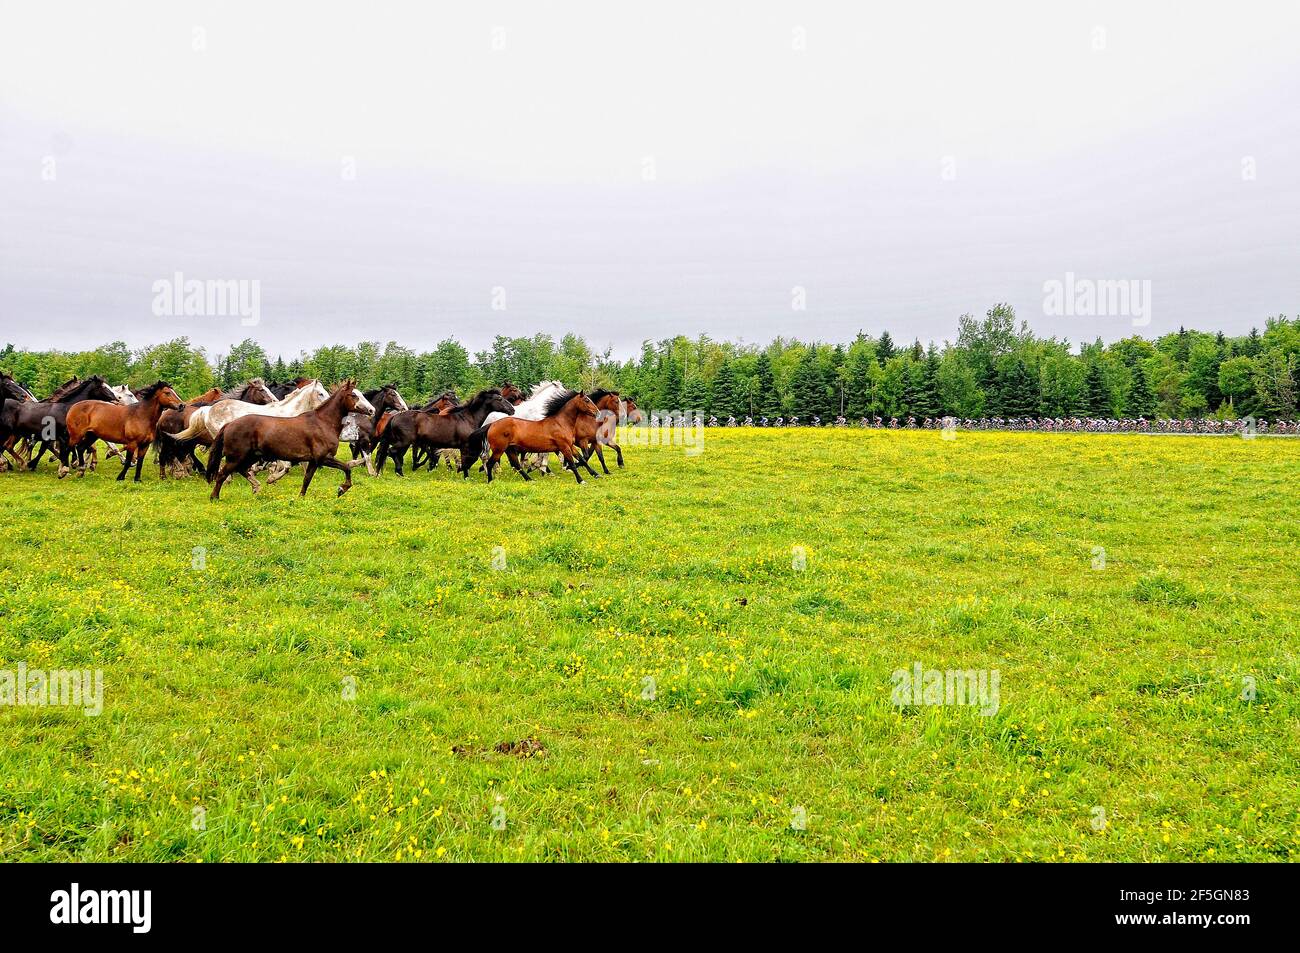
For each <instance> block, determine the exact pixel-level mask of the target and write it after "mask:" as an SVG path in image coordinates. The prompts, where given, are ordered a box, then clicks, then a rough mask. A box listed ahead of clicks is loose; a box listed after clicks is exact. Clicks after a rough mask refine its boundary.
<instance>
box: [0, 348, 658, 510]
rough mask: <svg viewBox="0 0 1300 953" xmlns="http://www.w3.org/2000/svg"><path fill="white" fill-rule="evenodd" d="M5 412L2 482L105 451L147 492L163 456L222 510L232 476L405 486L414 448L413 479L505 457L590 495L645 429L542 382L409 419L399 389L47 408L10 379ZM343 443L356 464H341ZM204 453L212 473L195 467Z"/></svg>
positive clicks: (6, 378)
mask: <svg viewBox="0 0 1300 953" xmlns="http://www.w3.org/2000/svg"><path fill="white" fill-rule="evenodd" d="M0 400H2V401H3V403H0V470H2V469H9V468H10V461H12V463H13V465H14V467H15V468H23V467H25V468H26V469H28V470H35V469H36V468H37V466H38V465H39V463H40V461H41V458H42V457H43V456H44V455H45V454H46V453H47V452H48V453H50V454H52V456H53V457H54V458H56V459H57V460H58V475H59V478H60V479H62V478H63V477H65V476H67V475H68V474H69V473H71V472H73V471H74V470H75V471H76V472H77V474H78V476H84V475H85V474H86V472H87V471H90V470H94V469H95V467H96V465H97V463H98V456H97V453H96V446H97V443H98V442H103V443H105V444H106V445H109V446H110V448H111V449H110V450H109V455H110V456H120V457H121V459H122V469H121V471H120V472H119V473H118V475H117V479H118V480H125V479H126V475H127V473H128V472H129V471H130V470H131V468H132V467H134V468H135V475H134V480H135V482H139V481H140V473H141V468H142V466H143V463H144V459H145V456H146V455H147V453H148V451H149V449H150V447H154V448H155V452H156V455H157V461H158V466H159V476H160V478H166V476H167V475H168V474H169V473H171V474H173V475H184V474H193V473H197V474H202V475H203V476H205V477H206V478H207V481H208V482H209V483H211V484H212V493H211V497H212V499H214V500H216V499H220V496H221V488H222V486H223V485H224V484H225V483H226V481H227V480H229V479H230V477H232V476H234V475H235V474H239V475H240V476H243V477H244V478H245V479H246V480H247V481H248V483H249V485H250V487H252V490H253V492H254V493H256V492H258V491H259V490H260V489H261V483H260V482H259V481H258V480H257V478H256V476H255V475H254V474H255V473H257V472H258V471H262V470H264V471H266V475H267V481H268V482H272V483H273V482H275V481H276V480H278V479H280V478H281V477H283V476H284V474H285V473H287V472H288V471H289V469H290V468H291V467H292V466H294V465H297V464H301V465H302V466H303V468H304V473H303V481H302V491H301V495H304V496H305V495H306V493H307V488H308V487H309V486H310V485H311V481H312V477H313V476H315V474H316V471H317V470H318V469H320V468H321V467H329V468H333V469H336V470H341V471H342V472H343V475H344V479H343V483H342V485H340V486H339V489H338V495H339V496H342V495H343V494H344V493H346V492H347V491H348V490H349V489H351V487H352V470H353V468H354V467H356V466H359V465H362V464H364V465H365V467H366V469H367V471H368V472H369V473H370V474H371V475H372V476H379V475H380V474H381V473H382V472H383V470H384V467H385V465H386V464H387V462H388V461H389V460H390V459H391V460H392V461H393V469H394V471H395V472H396V473H397V475H398V476H404V475H405V467H404V463H405V458H406V453H407V451H408V450H409V451H410V452H411V467H412V469H413V470H418V469H419V468H420V467H422V466H427V467H428V468H429V469H430V470H433V469H435V468H436V467H437V466H438V464H439V462H440V461H444V462H445V463H446V465H447V466H448V467H449V468H452V469H456V470H459V472H460V474H461V476H462V477H463V478H466V479H467V478H468V477H469V475H470V471H471V470H472V469H473V466H474V463H475V461H481V465H480V470H481V471H483V472H484V473H485V474H486V476H487V480H488V482H489V483H490V482H492V479H493V477H494V476H495V474H496V471H497V469H498V467H499V465H500V460H501V457H502V456H503V455H504V456H505V457H506V458H507V460H509V462H510V465H511V466H512V467H513V468H514V469H515V471H516V472H518V473H519V474H520V476H522V477H523V478H524V479H525V480H529V479H531V477H530V476H529V473H528V471H529V469H540V470H542V471H543V472H550V470H549V467H548V465H547V460H548V458H549V456H550V455H551V454H555V455H557V456H559V457H560V459H561V460H562V461H563V465H564V467H565V468H566V469H567V470H569V471H570V472H571V473H572V474H573V476H574V478H575V479H576V480H577V481H578V483H582V482H583V479H582V474H581V472H580V470H582V469H585V470H586V471H587V472H588V473H589V474H590V475H591V476H592V477H598V476H599V474H598V473H597V472H596V471H595V470H594V469H593V468H592V466H591V463H590V459H591V457H592V456H593V455H594V456H595V457H596V459H597V460H598V461H599V463H600V466H601V469H602V470H604V472H605V473H606V474H608V473H609V472H610V470H609V468H608V467H607V466H606V465H605V455H604V448H606V447H608V448H610V449H612V450H613V451H614V453H615V455H616V458H617V462H618V466H620V467H622V466H623V450H622V448H621V447H620V446H619V445H618V442H617V439H616V437H617V428H618V424H619V423H620V422H627V423H637V422H639V421H640V420H641V412H640V410H639V409H638V408H637V405H636V401H634V400H632V399H631V398H629V397H626V396H624V395H621V394H619V393H618V392H617V391H612V390H603V389H602V390H596V391H592V392H591V393H590V394H588V393H585V392H583V391H575V390H571V389H569V388H567V387H565V386H564V385H563V384H561V383H560V382H559V381H543V382H541V383H540V384H538V385H537V386H535V387H533V388H532V389H531V391H530V393H529V394H528V395H525V394H524V392H523V391H522V390H521V389H520V388H519V387H516V386H515V385H513V384H511V383H508V382H507V383H505V384H502V385H501V386H500V387H493V388H488V389H486V390H482V391H480V392H478V393H477V394H475V395H474V396H473V397H471V398H470V399H469V400H466V401H464V402H463V403H462V402H460V401H459V400H458V399H457V397H456V394H455V392H454V391H447V392H445V393H442V394H439V395H438V396H436V397H434V398H433V399H432V400H430V401H429V402H428V403H426V404H424V405H422V406H420V407H416V408H412V407H410V406H408V405H407V403H406V401H405V400H403V399H402V396H401V394H399V393H398V391H397V386H396V385H395V384H385V385H384V386H382V387H377V388H374V389H373V390H368V391H365V392H362V391H361V390H360V389H358V387H357V383H356V381H354V380H351V379H349V380H345V381H343V382H341V383H340V384H338V385H337V386H336V387H334V388H333V389H332V390H329V389H327V388H326V387H325V386H324V385H322V384H321V382H320V381H318V380H314V379H310V378H300V379H298V380H295V381H293V382H292V383H284V384H279V383H271V384H268V383H266V382H264V381H263V380H262V379H261V378H254V379H253V380H250V381H248V382H247V383H245V384H243V385H241V386H239V387H235V388H232V389H230V390H224V391H223V390H221V389H220V388H215V387H214V388H212V389H211V390H209V391H207V392H206V393H203V394H199V395H198V396H197V397H194V398H192V399H190V400H182V399H181V398H180V397H179V396H178V395H177V393H176V391H175V390H173V389H172V387H171V385H170V384H168V383H167V382H166V381H157V382H156V383H153V384H150V385H149V386H148V387H144V388H141V389H139V390H135V391H132V390H130V389H129V388H127V387H125V386H119V387H111V386H109V384H108V382H107V381H105V380H104V379H103V377H100V376H98V375H95V376H92V377H89V378H86V379H85V380H82V379H81V378H77V377H74V378H72V379H71V380H69V381H68V382H67V383H65V384H64V385H62V386H61V387H59V388H56V389H55V391H54V392H53V393H52V394H50V395H49V396H48V397H46V398H45V399H44V400H38V399H37V398H36V397H35V396H34V395H33V394H32V393H31V392H30V391H29V390H28V389H27V388H25V387H24V386H23V385H22V384H20V383H19V382H18V381H17V380H15V379H14V378H13V377H12V376H10V375H9V374H0ZM343 443H347V444H348V445H349V447H350V450H351V453H352V459H351V460H348V461H343V460H340V459H339V458H338V451H339V446H340V445H341V444H343ZM201 448H206V450H207V460H206V461H205V460H203V459H201V458H200V457H199V456H198V450H199V449H201ZM5 455H7V456H8V457H9V460H5V459H4V457H5Z"/></svg>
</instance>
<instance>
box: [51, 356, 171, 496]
mask: <svg viewBox="0 0 1300 953" xmlns="http://www.w3.org/2000/svg"><path fill="white" fill-rule="evenodd" d="M136 398H137V399H136V403H134V404H131V405H130V406H123V405H122V404H110V403H108V402H106V401H102V400H83V401H82V402H81V403H79V404H73V405H72V407H71V408H69V410H68V420H67V428H68V446H69V447H73V448H75V449H76V450H78V451H84V450H88V449H90V448H91V447H93V446H94V444H95V441H96V440H103V441H104V442H105V443H120V444H121V445H122V449H124V450H125V451H126V457H125V459H124V461H123V463H122V472H121V473H119V474H118V475H117V478H118V479H119V480H124V479H126V471H127V470H129V469H131V464H132V463H134V464H135V482H136V483H139V482H140V467H141V466H142V465H143V464H144V455H145V453H146V452H147V451H148V449H149V445H150V444H151V443H153V440H154V436H155V434H156V430H155V428H156V427H157V426H158V418H159V417H161V416H162V412H163V411H164V410H166V409H167V408H169V407H172V408H175V407H180V406H182V403H181V399H180V397H178V396H177V395H176V391H174V390H172V386H171V384H168V383H167V382H166V381H157V382H155V383H153V384H150V385H149V386H148V387H146V388H144V389H143V390H141V391H138V392H137V393H136ZM77 471H78V476H85V475H86V466H85V463H82V464H81V465H80V466H78V468H77ZM67 472H68V471H67V468H66V467H60V468H59V476H60V477H63V476H66V475H67Z"/></svg>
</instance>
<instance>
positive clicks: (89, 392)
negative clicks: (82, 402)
mask: <svg viewBox="0 0 1300 953" xmlns="http://www.w3.org/2000/svg"><path fill="white" fill-rule="evenodd" d="M85 388H86V399H87V400H102V401H104V402H105V403H109V404H116V403H117V402H118V401H117V394H116V393H114V391H113V388H111V387H109V386H108V381H106V380H104V378H102V377H100V376H99V375H98V374H95V375H94V376H93V377H88V378H87V379H86V383H85Z"/></svg>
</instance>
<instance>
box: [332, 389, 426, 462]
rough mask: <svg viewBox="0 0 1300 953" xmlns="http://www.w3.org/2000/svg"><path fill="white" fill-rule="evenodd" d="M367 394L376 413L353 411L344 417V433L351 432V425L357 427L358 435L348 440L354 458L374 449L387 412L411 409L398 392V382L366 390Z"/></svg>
mask: <svg viewBox="0 0 1300 953" xmlns="http://www.w3.org/2000/svg"><path fill="white" fill-rule="evenodd" d="M365 394H366V400H368V401H370V403H371V404H373V405H374V407H375V412H374V414H373V415H371V416H367V415H365V414H359V413H356V412H353V413H350V414H348V415H347V417H345V418H344V419H343V430H344V433H348V432H349V425H351V426H352V427H355V428H356V436H355V437H351V438H350V439H349V440H348V446H349V447H350V448H351V450H352V459H353V460H355V459H357V458H358V457H362V456H364V455H365V454H368V453H371V452H373V451H374V449H375V443H376V440H375V433H376V432H377V431H378V430H379V422H380V421H381V420H382V419H383V417H384V414H385V413H388V412H396V413H400V412H402V411H405V410H409V409H410V408H408V407H407V406H406V401H404V400H402V395H401V394H399V393H398V392H397V384H396V383H393V384H385V385H384V386H383V387H376V388H375V389H374V390H368V391H366V392H365Z"/></svg>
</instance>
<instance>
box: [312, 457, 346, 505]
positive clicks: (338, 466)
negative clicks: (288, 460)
mask: <svg viewBox="0 0 1300 953" xmlns="http://www.w3.org/2000/svg"><path fill="white" fill-rule="evenodd" d="M313 465H314V464H313ZM320 465H321V466H323V467H333V468H334V469H335V470H342V471H343V483H342V484H340V485H339V496H342V495H343V494H344V493H346V492H347V491H348V490H350V489H352V468H351V467H350V466H348V465H347V464H346V463H344V462H343V461H342V460H336V459H335V458H334V457H326V458H325V459H324V460H322V461H321V462H320ZM303 492H306V486H305V485H304V486H303Z"/></svg>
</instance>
